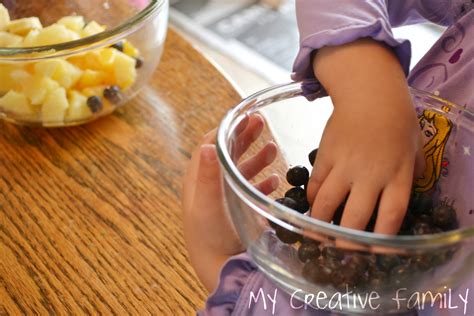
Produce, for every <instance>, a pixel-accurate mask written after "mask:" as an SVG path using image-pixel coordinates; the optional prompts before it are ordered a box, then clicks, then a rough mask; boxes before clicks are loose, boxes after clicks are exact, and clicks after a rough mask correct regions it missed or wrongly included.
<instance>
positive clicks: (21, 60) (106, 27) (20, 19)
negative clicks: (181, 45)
mask: <svg viewBox="0 0 474 316" xmlns="http://www.w3.org/2000/svg"><path fill="white" fill-rule="evenodd" d="M167 23H168V1H167V0H130V1H90V0H86V1H69V0H68V1H60V2H54V3H53V2H51V1H36V0H35V1H26V0H25V1H2V2H1V3H0V118H2V119H4V120H8V121H11V122H14V123H18V124H26V125H39V126H47V127H57V126H70V125H78V124H82V123H86V122H89V121H92V120H95V119H97V118H99V117H102V116H104V115H107V114H109V113H111V112H113V111H114V110H115V109H116V108H118V107H120V106H122V105H123V104H125V103H126V102H127V101H128V100H130V98H132V97H133V96H134V95H135V94H136V93H137V92H138V91H139V90H140V88H142V87H143V86H144V85H145V83H146V82H147V80H148V79H149V78H150V77H151V76H152V74H153V72H154V70H155V69H156V67H157V65H158V63H159V61H160V58H161V54H162V52H163V45H164V41H165V37H166V30H167Z"/></svg>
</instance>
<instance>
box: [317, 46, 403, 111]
mask: <svg viewBox="0 0 474 316" xmlns="http://www.w3.org/2000/svg"><path fill="white" fill-rule="evenodd" d="M313 69H314V73H315V76H316V77H317V78H318V80H319V81H320V82H321V83H322V85H323V86H324V87H325V89H326V91H327V92H328V94H329V95H330V96H331V97H332V98H333V100H334V103H335V104H347V103H349V102H346V101H349V100H350V103H354V102H367V101H368V100H373V101H374V102H378V101H381V100H379V99H381V98H382V97H383V99H385V100H387V99H388V98H392V97H393V98H395V99H400V98H402V99H404V101H409V100H406V99H407V96H408V85H407V82H406V79H405V74H404V72H403V69H402V67H401V65H400V63H399V61H398V59H397V57H396V56H395V54H394V53H393V52H392V51H391V49H390V48H388V47H387V46H386V45H385V44H383V43H380V42H377V41H375V40H372V39H366V38H365V39H360V40H357V41H355V42H352V43H348V44H344V45H341V46H334V47H324V48H322V49H320V50H319V51H318V53H317V54H316V55H315V56H314V59H313ZM370 103H371V102H370Z"/></svg>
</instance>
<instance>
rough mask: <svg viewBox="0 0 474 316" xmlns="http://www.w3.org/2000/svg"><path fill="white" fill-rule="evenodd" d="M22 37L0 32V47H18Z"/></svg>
mask: <svg viewBox="0 0 474 316" xmlns="http://www.w3.org/2000/svg"><path fill="white" fill-rule="evenodd" d="M22 41H23V37H21V36H18V35H15V34H10V33H7V32H2V31H0V47H18V46H20V45H21V42H22Z"/></svg>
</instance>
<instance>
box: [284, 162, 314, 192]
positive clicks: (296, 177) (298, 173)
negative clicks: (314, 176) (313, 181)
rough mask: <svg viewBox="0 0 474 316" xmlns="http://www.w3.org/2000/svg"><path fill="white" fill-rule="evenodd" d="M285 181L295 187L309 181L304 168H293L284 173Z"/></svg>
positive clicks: (307, 172) (307, 173)
mask: <svg viewBox="0 0 474 316" xmlns="http://www.w3.org/2000/svg"><path fill="white" fill-rule="evenodd" d="M286 180H287V181H288V183H289V184H291V185H292V186H295V187H298V186H302V185H306V184H307V183H308V180H309V171H308V169H306V167H303V166H294V167H293V168H290V169H289V170H288V172H287V173H286Z"/></svg>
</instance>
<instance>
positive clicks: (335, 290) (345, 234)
mask: <svg viewBox="0 0 474 316" xmlns="http://www.w3.org/2000/svg"><path fill="white" fill-rule="evenodd" d="M411 95H412V100H413V104H414V106H415V108H416V112H417V115H418V120H419V123H420V132H421V133H423V139H424V147H423V150H424V154H425V160H426V169H425V174H424V178H425V179H430V180H429V181H419V182H417V181H415V182H414V185H413V190H412V194H411V198H410V201H409V205H408V209H407V212H406V216H405V218H404V222H403V224H402V227H401V228H400V231H399V233H398V235H390V236H389V235H382V234H376V233H374V232H373V230H374V225H375V219H376V216H377V208H376V209H375V210H373V217H372V219H371V221H370V223H369V224H368V225H367V227H366V230H365V231H359V230H352V229H347V228H345V227H341V226H340V225H339V224H340V221H341V216H342V212H343V209H344V203H342V204H341V205H340V207H339V208H338V210H337V211H336V213H335V215H334V217H333V219H332V221H331V222H323V221H319V220H316V219H314V218H312V217H311V207H310V204H309V203H308V201H307V198H306V186H307V183H308V180H309V175H310V174H311V169H312V168H313V166H314V163H315V161H316V157H317V153H318V143H319V141H320V139H321V137H322V133H323V130H324V127H325V123H326V122H327V120H328V119H329V117H330V115H331V113H332V110H333V106H332V103H331V99H330V98H329V97H326V96H325V92H324V89H322V88H321V87H319V85H318V83H317V82H314V81H305V82H293V83H289V84H284V85H279V86H275V87H271V88H269V89H266V90H263V91H261V92H258V93H256V94H254V95H252V96H250V97H248V98H246V99H244V100H243V101H241V103H240V104H238V105H237V106H236V107H235V108H233V109H232V110H230V111H229V112H228V113H227V115H226V116H225V118H224V119H223V121H222V123H221V125H220V128H219V131H218V135H217V151H218V156H219V160H220V163H221V165H222V168H223V178H224V181H223V183H224V191H225V195H226V200H227V205H228V209H229V213H230V218H231V219H232V222H233V224H234V227H235V229H236V231H237V233H238V234H239V236H240V238H241V240H242V242H243V244H244V245H245V246H246V248H247V252H248V253H249V255H250V256H251V258H252V259H253V260H254V261H255V263H256V264H257V266H258V267H259V269H260V270H261V271H263V273H264V274H265V275H266V276H267V277H268V278H269V279H271V280H272V281H273V282H274V283H275V284H276V285H277V286H278V287H279V288H280V289H281V290H283V291H285V292H286V293H287V294H288V297H289V299H290V300H291V301H290V302H289V304H291V306H292V307H293V308H295V309H302V308H304V309H315V310H331V311H335V312H339V313H342V314H345V313H355V314H363V315H370V314H381V313H383V314H391V313H398V314H401V313H405V312H411V311H415V310H419V311H421V310H427V311H428V315H429V309H433V308H439V309H443V308H445V309H450V308H455V307H456V306H457V308H459V311H460V314H462V311H463V306H464V307H466V305H465V304H464V302H465V301H466V300H467V297H468V295H469V286H470V284H471V283H472V280H473V273H474V243H473V241H474V214H473V210H472V209H473V207H474V197H473V195H472V185H473V182H472V181H473V180H472V179H473V176H474V168H472V162H470V155H469V154H470V149H471V148H474V137H473V136H474V135H473V134H474V127H473V125H472V120H473V118H474V113H471V112H468V111H467V110H465V109H464V108H462V107H460V106H457V105H456V104H453V103H451V102H449V101H446V100H443V99H442V98H439V97H437V96H434V95H431V94H429V93H427V92H423V91H419V90H416V89H411ZM310 99H311V100H314V101H312V102H310V101H308V100H310ZM253 115H260V116H262V117H263V118H264V121H265V126H264V129H263V132H262V134H261V136H260V137H259V138H258V139H257V140H256V141H255V142H254V143H253V144H252V145H251V146H250V148H248V150H246V153H245V154H244V155H243V156H241V154H240V153H241V152H242V151H243V149H247V148H241V147H242V142H241V141H240V140H239V133H240V132H241V131H240V130H241V128H239V125H240V124H242V123H243V122H245V121H246V120H248V118H249V117H251V116H253ZM394 119H396V118H394ZM269 142H274V143H276V144H277V146H278V149H279V151H278V154H277V158H276V159H275V160H274V161H273V162H272V163H271V164H270V165H269V166H267V167H266V168H265V169H264V170H263V171H262V172H261V173H260V174H259V175H258V176H257V177H256V178H255V179H253V180H251V181H250V180H247V179H246V178H245V177H244V176H243V175H242V174H241V172H240V171H239V163H240V162H241V161H245V160H246V159H247V158H249V157H252V156H253V155H254V154H255V153H258V152H259V151H260V150H261V149H262V148H263V147H264V146H266V145H267V144H268V143H269ZM316 163H317V161H316ZM355 167H356V166H355ZM274 174H277V175H278V176H279V178H280V183H279V186H278V188H277V189H276V190H275V191H274V192H273V193H271V194H269V195H265V194H263V193H262V192H260V191H259V190H257V189H256V187H255V184H256V183H257V182H259V181H262V180H263V179H266V178H268V177H270V176H272V175H274ZM471 285H472V284H471Z"/></svg>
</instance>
